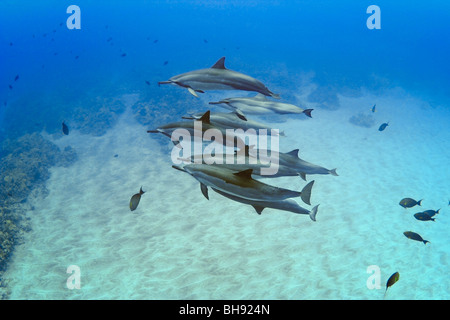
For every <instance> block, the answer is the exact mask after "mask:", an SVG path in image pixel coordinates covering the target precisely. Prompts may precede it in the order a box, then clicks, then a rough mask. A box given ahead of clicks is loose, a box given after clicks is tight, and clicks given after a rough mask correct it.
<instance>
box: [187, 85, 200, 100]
mask: <svg viewBox="0 0 450 320" xmlns="http://www.w3.org/2000/svg"><path fill="white" fill-rule="evenodd" d="M187 89H188V91H189V93H190V94H192V95H193V96H194V97H197V98H198V94H197V92H195V90H194V89H192V88H190V87H188V88H187Z"/></svg>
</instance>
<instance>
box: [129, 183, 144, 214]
mask: <svg viewBox="0 0 450 320" xmlns="http://www.w3.org/2000/svg"><path fill="white" fill-rule="evenodd" d="M144 193H145V191H142V187H141V189H140V190H139V193H136V194H135V195H133V196H132V197H131V200H130V210H131V211H134V210H136V208H137V206H138V204H139V201H141V196H142V195H143V194H144Z"/></svg>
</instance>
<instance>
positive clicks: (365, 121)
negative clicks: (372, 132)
mask: <svg viewBox="0 0 450 320" xmlns="http://www.w3.org/2000/svg"><path fill="white" fill-rule="evenodd" d="M348 121H349V122H350V123H352V124H354V125H355V126H359V127H364V128H372V127H373V126H374V125H375V118H374V117H373V115H368V114H364V113H358V114H357V115H354V116H352V117H351V118H350V119H349V120H348Z"/></svg>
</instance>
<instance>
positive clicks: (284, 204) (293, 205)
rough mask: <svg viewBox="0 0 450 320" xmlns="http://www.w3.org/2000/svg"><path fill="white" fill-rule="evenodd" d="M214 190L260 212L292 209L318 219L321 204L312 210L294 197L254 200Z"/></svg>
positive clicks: (312, 218) (313, 219)
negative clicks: (300, 204) (302, 205)
mask: <svg viewBox="0 0 450 320" xmlns="http://www.w3.org/2000/svg"><path fill="white" fill-rule="evenodd" d="M213 190H214V191H215V192H217V193H218V194H221V195H222V196H224V197H227V198H228V199H231V200H234V201H237V202H240V203H245V204H249V205H251V206H252V207H253V208H255V210H256V212H257V213H258V214H261V212H262V211H263V210H264V209H265V208H272V209H278V210H284V211H290V212H293V213H298V214H307V215H309V217H310V218H311V220H312V221H316V214H317V210H318V207H319V205H316V206H314V207H313V208H312V209H311V211H309V210H307V209H305V208H302V207H300V206H299V205H298V203H297V202H296V201H295V200H292V199H285V200H281V201H254V200H248V199H245V198H241V197H236V196H233V195H231V194H228V193H225V192H223V191H220V190H217V189H214V188H213Z"/></svg>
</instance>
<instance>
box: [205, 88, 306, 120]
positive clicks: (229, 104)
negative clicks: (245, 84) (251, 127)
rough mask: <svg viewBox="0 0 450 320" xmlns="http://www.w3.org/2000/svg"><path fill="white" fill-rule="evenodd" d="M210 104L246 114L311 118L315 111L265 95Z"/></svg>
mask: <svg viewBox="0 0 450 320" xmlns="http://www.w3.org/2000/svg"><path fill="white" fill-rule="evenodd" d="M209 104H214V105H216V104H217V105H219V106H220V107H223V108H227V109H230V110H232V111H235V110H240V111H241V112H243V113H244V114H267V113H271V112H275V113H278V114H298V113H304V114H305V115H307V116H308V117H310V118H311V111H312V110H313V109H302V108H299V107H297V106H295V105H293V104H289V103H283V102H277V101H271V100H269V99H267V98H266V97H265V96H264V95H262V94H260V93H258V94H257V95H256V96H254V97H243V98H227V99H224V100H220V101H215V102H214V101H213V102H210V103H209Z"/></svg>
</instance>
